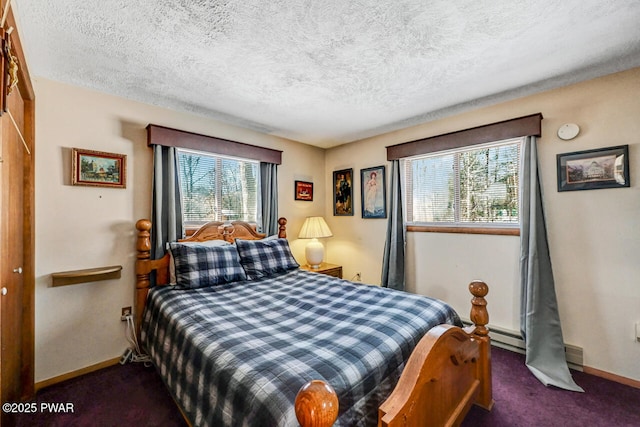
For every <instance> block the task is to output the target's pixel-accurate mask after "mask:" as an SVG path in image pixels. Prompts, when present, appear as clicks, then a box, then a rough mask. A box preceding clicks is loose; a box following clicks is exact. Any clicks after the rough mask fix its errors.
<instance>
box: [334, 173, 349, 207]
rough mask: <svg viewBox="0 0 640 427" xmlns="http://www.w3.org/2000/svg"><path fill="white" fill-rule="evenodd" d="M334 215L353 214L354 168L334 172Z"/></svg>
mask: <svg viewBox="0 0 640 427" xmlns="http://www.w3.org/2000/svg"><path fill="white" fill-rule="evenodd" d="M333 215H334V216H351V215H353V169H342V170H339V171H334V172H333Z"/></svg>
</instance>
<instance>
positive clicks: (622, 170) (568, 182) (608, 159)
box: [557, 145, 630, 191]
mask: <svg viewBox="0 0 640 427" xmlns="http://www.w3.org/2000/svg"><path fill="white" fill-rule="evenodd" d="M557 161H558V191H575V190H595V189H598V188H618V187H629V185H630V180H629V146H628V145H620V146H616V147H607V148H599V149H597V150H585V151H576V152H574V153H563V154H558V155H557Z"/></svg>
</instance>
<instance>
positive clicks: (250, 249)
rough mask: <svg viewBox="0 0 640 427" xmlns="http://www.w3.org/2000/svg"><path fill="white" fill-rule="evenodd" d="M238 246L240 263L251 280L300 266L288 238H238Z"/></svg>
mask: <svg viewBox="0 0 640 427" xmlns="http://www.w3.org/2000/svg"><path fill="white" fill-rule="evenodd" d="M236 246H237V247H238V253H239V254H240V263H241V264H242V267H244V271H245V272H246V273H247V279H249V280H253V279H258V278H260V277H265V276H270V275H272V274H274V273H283V272H285V271H289V270H293V269H294V268H298V267H300V264H298V263H297V262H296V260H295V259H294V258H293V255H291V249H290V248H289V242H287V239H269V240H241V239H236Z"/></svg>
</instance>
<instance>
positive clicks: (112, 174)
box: [71, 148, 127, 188]
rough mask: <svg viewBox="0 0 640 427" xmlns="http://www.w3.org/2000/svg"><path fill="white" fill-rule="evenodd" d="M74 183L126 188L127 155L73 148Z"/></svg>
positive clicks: (72, 179)
mask: <svg viewBox="0 0 640 427" xmlns="http://www.w3.org/2000/svg"><path fill="white" fill-rule="evenodd" d="M71 153H72V161H71V163H72V176H71V183H72V184H73V185H89V186H93V187H114V188H125V187H126V176H127V156H126V155H124V154H115V153H105V152H103V151H92V150H83V149H80V148H73V149H72V150H71Z"/></svg>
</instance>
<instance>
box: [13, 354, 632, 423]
mask: <svg viewBox="0 0 640 427" xmlns="http://www.w3.org/2000/svg"><path fill="white" fill-rule="evenodd" d="M492 358H493V396H494V399H495V402H496V403H495V406H494V408H493V411H491V412H486V411H484V410H482V409H480V408H475V407H474V408H472V409H471V411H470V412H469V414H468V415H467V418H466V419H465V422H464V423H463V425H462V426H463V427H478V426H490V427H518V426H522V427H529V426H536V427H542V426H549V427H552V426H553V427H555V426H562V427H571V426H588V427H598V426H606V427H611V426H615V427H622V426H634V427H639V426H640V389H636V388H633V387H629V386H625V385H622V384H618V383H615V382H611V381H607V380H604V379H602V378H598V377H594V376H591V375H587V374H584V373H582V372H576V371H572V373H573V375H574V379H575V380H576V382H577V383H578V385H580V386H581V387H582V388H584V389H585V393H575V392H569V391H563V390H559V389H556V388H553V387H545V386H543V385H542V384H541V383H540V382H538V380H536V379H535V378H534V377H533V375H531V374H530V373H529V370H528V369H527V368H526V366H524V356H523V355H521V354H517V353H513V352H510V351H506V350H502V349H499V348H495V347H494V348H493V349H492ZM36 402H37V405H38V408H39V409H40V404H41V403H42V402H45V403H67V402H68V403H72V404H73V409H74V413H68V414H53V413H48V412H46V411H41V410H38V412H37V413H36V414H22V415H20V416H19V417H18V418H17V425H18V426H24V427H26V426H79V427H82V426H87V427H94V426H101V427H102V426H105V427H106V426H119V427H128V426H162V427H173V426H184V425H185V422H184V420H183V419H182V416H181V415H180V412H179V410H178V409H177V407H176V405H175V403H174V402H173V400H172V399H171V396H170V395H169V393H168V391H167V389H166V387H165V386H164V384H163V383H162V380H160V377H159V376H158V375H157V373H156V371H155V369H154V368H145V367H144V366H142V365H141V364H128V365H125V366H121V365H116V366H113V367H110V368H107V369H103V370H101V371H98V372H93V373H91V374H87V375H85V376H82V377H79V378H75V379H72V380H69V381H67V382H64V383H61V384H56V385H54V386H51V387H48V388H46V389H43V390H41V391H40V392H39V393H38V395H37V397H36Z"/></svg>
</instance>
